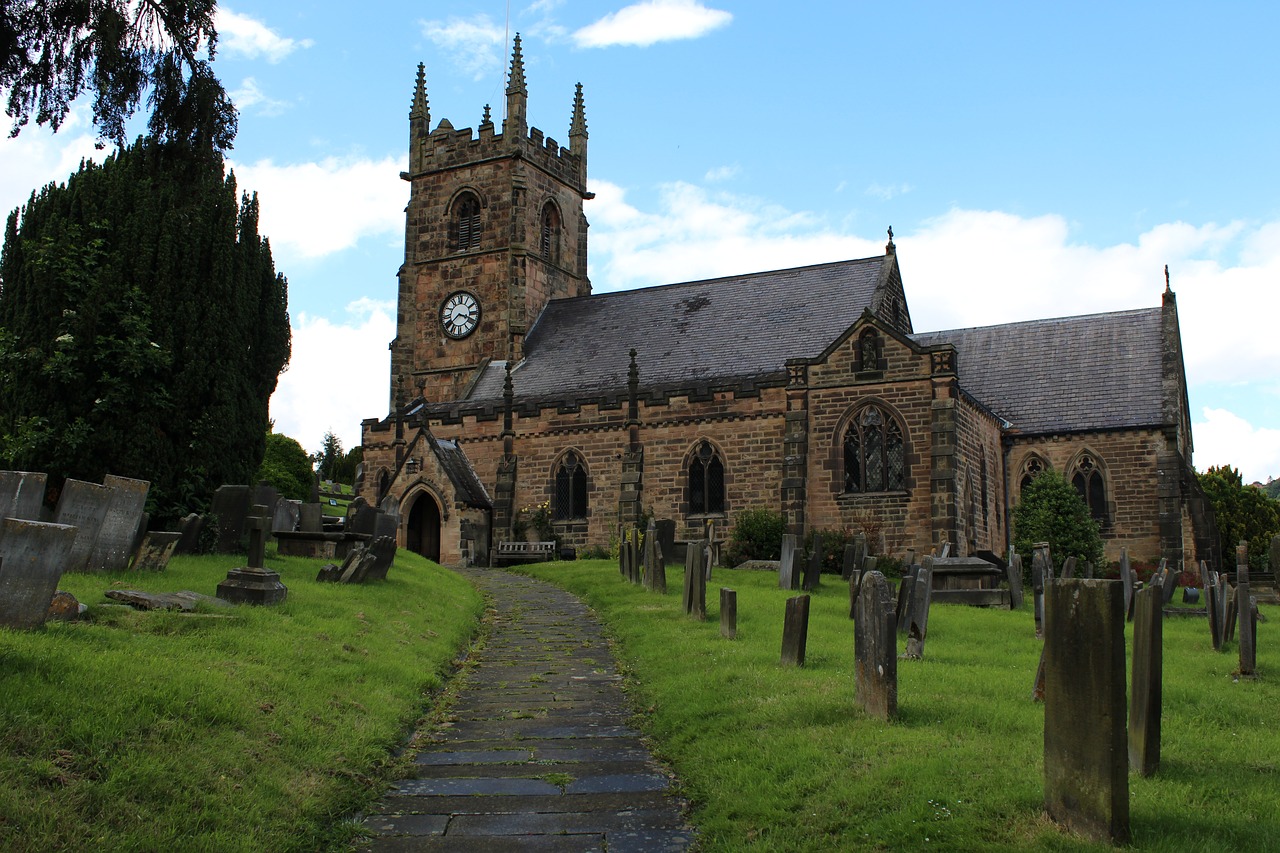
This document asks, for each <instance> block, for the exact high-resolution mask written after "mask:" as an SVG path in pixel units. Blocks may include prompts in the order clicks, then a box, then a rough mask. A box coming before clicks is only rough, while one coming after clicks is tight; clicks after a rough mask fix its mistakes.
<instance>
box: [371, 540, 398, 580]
mask: <svg viewBox="0 0 1280 853" xmlns="http://www.w3.org/2000/svg"><path fill="white" fill-rule="evenodd" d="M369 553H370V554H372V555H373V560H372V562H371V563H370V564H369V568H368V570H367V571H366V573H365V577H364V579H365V580H370V581H382V580H386V579H387V570H388V569H390V568H391V564H392V562H394V561H395V558H396V539H395V537H394V536H374V537H373V541H372V542H370V543H369Z"/></svg>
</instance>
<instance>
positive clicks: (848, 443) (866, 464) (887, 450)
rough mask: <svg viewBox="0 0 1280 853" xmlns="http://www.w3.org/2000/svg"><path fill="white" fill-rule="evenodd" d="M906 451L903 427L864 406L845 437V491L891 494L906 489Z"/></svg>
mask: <svg viewBox="0 0 1280 853" xmlns="http://www.w3.org/2000/svg"><path fill="white" fill-rule="evenodd" d="M906 463H907V448H906V442H905V441H904V439H903V435H902V427H901V426H899V425H898V422H897V421H896V420H894V419H893V418H891V417H889V416H888V415H886V414H885V413H884V411H883V410H882V409H881V408H880V407H879V406H867V407H866V408H865V409H863V410H862V411H860V412H858V414H857V415H856V416H855V417H854V419H853V421H852V422H851V423H850V424H849V428H848V430H846V431H845V434H844V490H845V491H846V492H892V491H898V490H901V489H904V488H906V469H907V464H906Z"/></svg>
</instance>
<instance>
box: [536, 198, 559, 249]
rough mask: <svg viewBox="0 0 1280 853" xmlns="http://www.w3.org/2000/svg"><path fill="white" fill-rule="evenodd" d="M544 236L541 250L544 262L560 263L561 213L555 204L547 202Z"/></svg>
mask: <svg viewBox="0 0 1280 853" xmlns="http://www.w3.org/2000/svg"><path fill="white" fill-rule="evenodd" d="M541 227H542V234H541V240H540V243H539V249H540V251H541V252H542V257H543V259H544V260H547V261H550V262H551V263H553V264H555V263H559V262H560V211H559V210H557V209H556V206H555V204H553V203H552V202H547V203H546V205H545V206H544V207H543V208H542V223H541Z"/></svg>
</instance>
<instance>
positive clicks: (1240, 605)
mask: <svg viewBox="0 0 1280 853" xmlns="http://www.w3.org/2000/svg"><path fill="white" fill-rule="evenodd" d="M1256 604H1257V602H1256V601H1255V600H1254V599H1253V598H1252V597H1251V596H1250V595H1249V546H1248V545H1247V544H1245V543H1244V542H1241V543H1240V544H1239V545H1238V546H1236V615H1237V618H1238V619H1239V620H1240V677H1241V678H1253V677H1254V676H1256V675H1257V674H1258V652H1257V641H1258V620H1257V617H1255V616H1254V613H1255V612H1256V611H1255V605H1256Z"/></svg>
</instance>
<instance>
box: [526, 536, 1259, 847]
mask: <svg viewBox="0 0 1280 853" xmlns="http://www.w3.org/2000/svg"><path fill="white" fill-rule="evenodd" d="M519 570H521V571H525V572H528V573H529V574H532V575H535V576H537V577H541V578H545V579H547V580H550V581H553V582H554V583H556V584H558V585H560V586H562V587H564V588H566V589H569V590H571V591H573V592H575V593H577V594H579V595H580V596H582V597H583V598H584V599H585V600H586V601H587V602H588V603H589V604H590V605H591V606H592V607H593V608H594V609H595V610H596V612H597V613H598V614H599V615H600V617H601V618H602V620H603V621H604V622H605V623H606V624H607V626H608V629H609V631H610V633H611V635H612V636H613V637H614V639H615V640H616V643H617V652H618V656H619V659H620V665H621V666H622V667H623V669H624V671H625V672H626V674H627V677H628V681H629V690H630V695H631V697H632V698H633V700H634V702H635V703H637V706H638V707H639V708H640V709H641V712H640V715H639V720H638V722H639V725H640V726H641V728H642V729H643V730H644V731H645V732H646V733H647V734H649V735H650V736H651V737H652V738H653V740H654V747H655V750H656V752H657V753H658V754H659V755H660V756H662V757H663V758H664V759H665V760H667V761H668V762H669V763H670V764H671V766H672V767H673V768H674V770H675V772H676V773H677V774H678V776H679V777H680V780H681V783H682V785H683V793H684V794H685V795H686V796H688V797H689V798H690V800H691V801H692V803H693V806H694V810H693V814H692V817H693V820H694V822H695V824H696V825H697V826H698V828H699V831H700V833H701V837H702V843H703V846H704V849H705V850H709V851H720V850H724V851H730V850H741V849H744V848H746V847H750V848H751V849H753V850H778V851H783V850H785V851H795V850H862V849H870V850H925V849H936V850H993V849H1023V848H1032V849H1043V850H1090V849H1107V848H1105V847H1101V846H1097V845H1090V844H1088V843H1087V842H1084V841H1082V840H1080V839H1078V838H1075V837H1073V836H1071V835H1068V834H1066V833H1064V832H1062V831H1060V830H1059V829H1058V828H1057V827H1056V826H1055V825H1054V824H1053V823H1052V822H1050V821H1049V820H1048V819H1047V818H1046V817H1045V816H1044V813H1043V809H1042V803H1043V795H1044V787H1043V772H1044V771H1043V731H1044V713H1043V706H1041V705H1037V704H1035V703H1033V702H1032V701H1031V700H1030V694H1031V686H1032V681H1033V678H1034V675H1035V669H1036V664H1037V662H1038V660H1039V654H1040V648H1041V643H1040V642H1039V641H1037V640H1036V639H1035V635H1034V627H1033V620H1032V614H1031V611H1030V609H1029V604H1028V605H1025V606H1024V608H1023V609H1022V610H1021V611H1017V612H1009V611H1000V610H982V609H976V608H968V607H962V606H935V607H934V608H933V610H932V612H931V614H930V617H929V637H928V642H927V645H926V648H925V655H926V657H925V659H924V660H923V661H905V660H903V661H899V666H898V705H899V711H900V715H901V716H900V719H899V720H898V721H896V722H894V723H892V724H884V723H881V722H878V721H875V720H872V719H869V718H867V717H865V716H864V715H863V714H862V713H861V711H859V710H858V709H857V708H856V707H855V705H854V702H853V694H854V675H853V672H854V661H853V625H852V623H851V622H850V621H849V619H848V604H847V591H846V588H845V586H844V585H843V584H841V583H840V581H839V579H838V578H834V577H832V576H827V575H824V576H823V586H822V588H821V590H820V591H819V592H818V593H817V594H816V595H815V596H814V598H813V600H812V601H811V610H810V626H809V640H808V652H807V660H806V665H805V667H804V668H803V669H797V668H783V667H781V666H780V665H779V662H778V661H779V656H780V652H781V646H782V617H783V605H784V601H785V599H786V598H787V597H788V595H789V594H788V593H786V592H784V591H781V590H779V589H778V588H777V581H776V577H775V575H773V574H772V573H765V572H746V571H734V570H726V569H717V570H716V571H715V574H714V577H713V579H712V581H711V582H710V583H709V584H708V588H707V610H708V619H707V622H706V623H699V622H696V621H693V620H691V619H690V618H688V617H685V616H684V615H683V614H682V613H681V612H680V580H679V577H680V576H681V574H682V572H683V569H682V568H681V567H676V568H674V569H669V570H668V587H669V590H670V591H669V592H668V593H667V595H666V596H659V595H656V594H653V593H649V592H646V591H645V590H644V589H643V588H642V587H640V586H633V585H631V584H628V583H626V582H625V581H623V580H622V579H621V578H620V577H619V575H618V572H617V568H616V565H614V564H612V563H610V562H607V561H594V560H584V561H578V562H571V563H543V564H538V565H531V566H522V567H519ZM721 586H727V587H730V588H732V589H736V590H737V591H738V639H737V640H732V641H731V640H724V639H721V637H720V635H719V624H718V620H719V588H720V587H721ZM1263 609H1264V613H1265V615H1266V616H1268V617H1269V618H1270V622H1269V623H1268V624H1264V625H1260V626H1259V642H1258V645H1259V653H1258V667H1259V672H1260V673H1261V676H1262V677H1261V679H1259V680H1257V681H1239V682H1237V681H1234V680H1233V679H1232V676H1231V673H1232V671H1233V670H1234V669H1235V668H1236V665H1237V663H1238V661H1237V656H1236V648H1235V645H1234V643H1233V644H1230V645H1229V646H1228V647H1226V650H1225V651H1224V652H1223V653H1218V652H1214V651H1213V649H1212V646H1211V644H1210V640H1209V629H1208V625H1207V623H1206V621H1205V620H1204V619H1196V618H1191V617H1179V618H1170V619H1166V620H1165V623H1164V688H1163V693H1164V708H1163V718H1162V732H1163V738H1162V741H1163V742H1162V753H1161V754H1162V758H1161V765H1160V770H1159V771H1158V773H1157V775H1155V776H1153V777H1151V778H1148V779H1144V778H1141V777H1139V776H1136V775H1133V774H1131V775H1130V813H1131V820H1130V823H1131V827H1132V833H1133V846H1134V848H1136V849H1139V850H1165V851H1209V850H1223V851H1227V850H1277V849H1280V814H1278V810H1277V803H1280V727H1278V723H1280V649H1278V648H1277V640H1276V638H1277V632H1278V631H1280V628H1277V627H1276V626H1277V625H1278V624H1280V610H1278V609H1277V608H1274V607H1265V606H1264V608H1263ZM904 645H905V643H904V642H903V641H902V639H901V638H900V643H899V650H900V651H901V649H902V647H903V646H904ZM1130 648H1131V644H1130ZM1080 725H1081V727H1086V726H1088V725H1090V722H1089V721H1088V720H1083V719H1082V720H1080Z"/></svg>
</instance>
